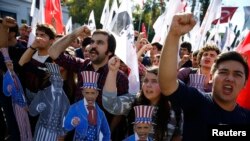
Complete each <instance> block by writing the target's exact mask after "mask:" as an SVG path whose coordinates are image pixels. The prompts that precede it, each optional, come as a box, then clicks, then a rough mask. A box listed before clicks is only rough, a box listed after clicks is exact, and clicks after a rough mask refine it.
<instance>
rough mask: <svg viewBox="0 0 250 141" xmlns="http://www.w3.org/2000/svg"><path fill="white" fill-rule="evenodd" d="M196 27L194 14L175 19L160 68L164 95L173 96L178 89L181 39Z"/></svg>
mask: <svg viewBox="0 0 250 141" xmlns="http://www.w3.org/2000/svg"><path fill="white" fill-rule="evenodd" d="M194 25H195V20H194V18H193V15H192V14H187V13H184V14H178V15H175V16H174V17H173V20H172V23H171V26H170V30H169V33H168V35H167V38H166V40H165V43H164V48H163V50H162V54H161V58H160V66H159V76H158V77H159V83H160V88H161V91H162V93H163V94H164V95H166V96H168V95H171V94H172V93H173V92H174V91H176V89H177V88H178V85H179V84H178V81H177V68H178V67H177V54H178V44H179V39H180V37H181V36H182V35H183V34H185V33H187V32H189V31H190V30H191V29H192V28H193V26H194Z"/></svg>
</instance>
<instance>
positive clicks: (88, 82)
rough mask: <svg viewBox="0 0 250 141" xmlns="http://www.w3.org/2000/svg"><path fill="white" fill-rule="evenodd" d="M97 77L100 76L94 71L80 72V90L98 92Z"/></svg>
mask: <svg viewBox="0 0 250 141" xmlns="http://www.w3.org/2000/svg"><path fill="white" fill-rule="evenodd" d="M99 75H100V74H99V73H97V72H94V71H83V72H82V79H83V86H82V87H81V88H90V89H96V90H100V89H99V88H98V85H97V82H98V78H99Z"/></svg>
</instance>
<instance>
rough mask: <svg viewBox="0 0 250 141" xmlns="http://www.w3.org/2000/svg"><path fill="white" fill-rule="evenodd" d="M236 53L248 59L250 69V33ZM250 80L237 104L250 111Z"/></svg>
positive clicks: (240, 94) (239, 96)
mask: <svg viewBox="0 0 250 141" xmlns="http://www.w3.org/2000/svg"><path fill="white" fill-rule="evenodd" d="M236 51H237V52H239V53H241V54H242V55H243V56H244V57H245V59H247V63H248V67H249V69H250V31H249V32H248V35H247V36H246V38H245V39H244V40H243V41H242V43H241V44H240V45H239V46H238V47H237V48H236ZM249 92H250V79H249V77H248V80H247V82H246V86H245V87H244V88H243V89H242V90H241V92H240V93H239V95H238V98H237V102H238V104H239V105H241V106H242V107H244V108H247V109H249V110H250V93H249Z"/></svg>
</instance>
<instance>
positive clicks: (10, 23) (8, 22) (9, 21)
mask: <svg viewBox="0 0 250 141" xmlns="http://www.w3.org/2000/svg"><path fill="white" fill-rule="evenodd" d="M1 24H2V26H3V27H5V28H10V27H14V26H16V24H17V23H16V20H15V19H14V18H12V17H8V16H7V17H5V18H4V19H3V21H2V23H1Z"/></svg>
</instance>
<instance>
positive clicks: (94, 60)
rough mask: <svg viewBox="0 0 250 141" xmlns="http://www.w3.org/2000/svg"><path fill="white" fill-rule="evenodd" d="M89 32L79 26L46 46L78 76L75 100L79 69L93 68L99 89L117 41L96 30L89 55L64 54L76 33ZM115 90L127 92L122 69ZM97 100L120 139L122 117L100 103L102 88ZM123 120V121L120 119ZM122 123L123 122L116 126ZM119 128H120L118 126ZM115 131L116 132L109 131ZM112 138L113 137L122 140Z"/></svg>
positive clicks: (84, 35)
mask: <svg viewBox="0 0 250 141" xmlns="http://www.w3.org/2000/svg"><path fill="white" fill-rule="evenodd" d="M89 35H90V30H89V29H88V28H87V26H81V27H79V28H77V29H76V30H75V31H73V32H72V33H71V34H68V35H66V36H64V37H63V38H61V39H59V40H58V41H56V42H55V43H54V44H53V45H52V46H51V48H50V49H49V51H48V52H49V55H50V57H51V58H53V59H54V60H55V62H56V63H57V64H59V65H60V66H62V67H64V68H65V69H67V70H69V71H73V72H76V73H77V75H78V84H77V90H76V93H75V95H74V96H75V101H78V100H80V99H82V94H81V86H82V84H83V79H82V77H81V72H82V71H95V72H98V73H99V74H100V77H99V79H98V82H97V84H98V88H100V89H101V90H102V88H103V86H104V83H105V80H106V77H107V74H108V65H107V63H108V60H109V58H111V57H112V56H113V55H114V53H115V49H116V41H115V38H114V36H113V35H112V34H110V33H108V32H107V31H103V30H96V31H95V32H94V33H93V35H92V37H91V38H92V39H91V43H90V48H91V49H90V56H89V59H85V60H83V59H81V58H77V57H72V56H69V55H66V54H64V53H63V52H64V50H65V49H66V48H67V47H68V46H69V45H70V43H71V42H72V41H73V40H74V39H76V38H77V37H79V36H82V37H88V36H89ZM116 82H117V92H118V95H122V94H125V93H127V92H128V78H127V76H126V75H125V74H123V73H122V72H119V73H118V74H117V80H116ZM97 103H98V105H100V107H101V109H103V110H104V112H105V115H106V117H107V120H108V122H109V125H110V129H111V133H112V134H113V135H117V136H118V137H119V138H121V139H123V138H124V137H122V135H121V134H119V133H121V132H122V131H120V130H119V129H118V128H117V129H116V127H118V124H119V123H122V121H121V116H115V117H114V115H111V114H110V113H108V112H107V111H106V110H105V109H104V108H103V106H102V91H99V95H98V97H97ZM123 123H125V122H123ZM119 126H122V125H119ZM120 129H121V128H120ZM112 131H116V132H118V133H117V134H116V133H114V132H112ZM121 139H117V138H115V139H114V138H113V137H112V140H121Z"/></svg>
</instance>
